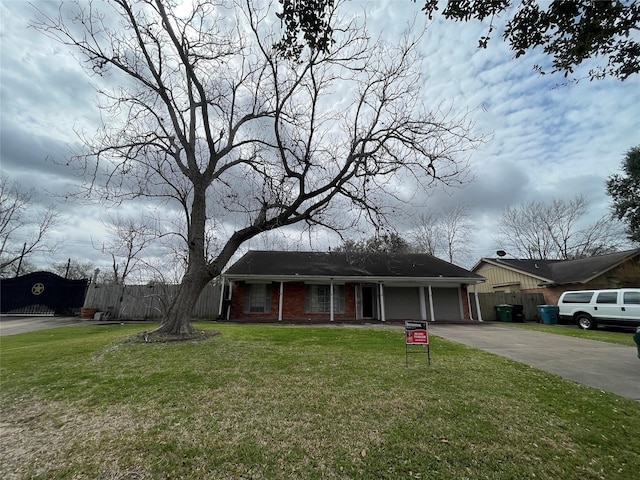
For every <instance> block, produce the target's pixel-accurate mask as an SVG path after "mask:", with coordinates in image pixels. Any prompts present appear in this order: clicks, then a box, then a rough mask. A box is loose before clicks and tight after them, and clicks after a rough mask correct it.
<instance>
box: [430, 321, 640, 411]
mask: <svg viewBox="0 0 640 480" xmlns="http://www.w3.org/2000/svg"><path fill="white" fill-rule="evenodd" d="M557 328H571V327H566V326H560V325H558V326H557ZM429 333H430V334H431V335H436V336H439V337H442V338H445V339H447V340H451V341H453V342H457V343H462V344H464V345H468V346H470V347H473V348H478V349H480V350H485V351H487V352H491V353H494V354H496V355H500V356H502V357H506V358H509V359H511V360H515V361H516V362H520V363H524V364H526V365H530V366H532V367H534V368H538V369H540V370H543V371H545V372H549V373H553V374H556V375H559V376H561V377H563V378H566V379H568V380H572V381H574V382H577V383H580V384H583V385H588V386H590V387H594V388H598V389H600V390H604V391H607V392H612V393H615V394H617V395H620V396H622V397H626V398H630V399H632V400H637V401H640V358H638V350H637V349H636V347H627V346H624V345H616V344H613V343H607V342H598V341H594V340H585V339H581V338H574V337H568V336H566V335H556V334H553V333H544V332H534V331H531V330H525V329H520V328H512V327H508V326H503V325H500V324H496V323H478V324H472V325H449V324H445V323H440V324H439V323H438V322H434V323H431V324H429ZM632 335H633V333H629V336H632Z"/></svg>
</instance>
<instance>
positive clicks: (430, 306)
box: [429, 284, 436, 322]
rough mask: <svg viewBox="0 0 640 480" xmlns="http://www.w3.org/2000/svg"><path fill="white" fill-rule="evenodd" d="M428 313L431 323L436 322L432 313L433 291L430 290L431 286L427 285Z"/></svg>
mask: <svg viewBox="0 0 640 480" xmlns="http://www.w3.org/2000/svg"><path fill="white" fill-rule="evenodd" d="M429 313H431V321H432V322H435V321H436V316H435V313H434V311H433V290H431V284H429Z"/></svg>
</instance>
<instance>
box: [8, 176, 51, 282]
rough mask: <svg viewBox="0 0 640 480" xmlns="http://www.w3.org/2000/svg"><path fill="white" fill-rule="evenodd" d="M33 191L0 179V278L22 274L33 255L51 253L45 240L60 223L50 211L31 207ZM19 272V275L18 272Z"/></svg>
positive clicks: (48, 208)
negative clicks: (27, 261) (0, 276)
mask: <svg viewBox="0 0 640 480" xmlns="http://www.w3.org/2000/svg"><path fill="white" fill-rule="evenodd" d="M35 193H36V192H35V190H34V189H31V190H27V189H24V188H23V187H22V186H21V185H20V184H19V183H18V182H16V181H14V182H11V181H9V179H8V177H6V176H0V275H2V276H9V275H11V274H14V275H17V274H19V273H21V272H24V271H25V270H23V267H24V266H25V261H26V260H28V259H29V258H31V257H32V256H33V255H34V254H36V253H53V252H54V251H55V249H56V246H57V245H56V243H54V242H47V240H48V239H47V236H48V234H49V233H50V232H51V230H52V229H54V228H55V227H56V226H57V225H59V224H60V222H61V221H62V216H61V215H60V214H59V213H58V212H57V211H56V210H55V208H54V207H52V206H51V207H47V208H43V209H40V208H39V207H37V206H36V205H34V204H33V198H34V196H35ZM18 270H20V271H18Z"/></svg>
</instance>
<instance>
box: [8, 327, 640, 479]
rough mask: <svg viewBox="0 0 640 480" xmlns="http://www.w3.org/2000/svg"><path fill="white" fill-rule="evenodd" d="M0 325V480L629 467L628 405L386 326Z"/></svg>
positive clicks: (445, 475)
mask: <svg viewBox="0 0 640 480" xmlns="http://www.w3.org/2000/svg"><path fill="white" fill-rule="evenodd" d="M198 327H199V328H203V329H204V328H206V329H216V330H219V331H221V332H222V335H220V336H217V337H214V338H211V339H209V340H207V341H205V342H202V343H185V344H133V343H124V342H123V339H125V338H127V337H128V336H129V335H131V334H133V333H135V332H137V331H139V330H140V326H95V327H65V328H59V329H53V330H46V331H41V332H34V333H30V334H24V335H16V336H9V337H2V339H1V345H0V346H1V351H0V361H1V363H0V365H1V371H0V374H1V380H2V391H1V393H0V399H1V405H2V411H1V412H0V413H1V417H0V418H1V421H2V429H1V430H2V435H0V460H2V465H1V469H0V477H1V478H3V479H13V478H16V479H21V478H34V479H67V478H68V479H82V478H91V479H96V478H97V479H101V480H106V479H110V480H114V479H117V480H120V479H134V478H135V479H167V478H171V479H176V478H185V479H192V478H193V479H199V478H203V479H209V478H211V479H290V478H291V479H334V478H335V479H398V478H403V479H404V478H421V479H426V478H429V479H465V478H467V479H477V478H487V479H489V478H490V479H520V478H522V479H529V478H538V479H540V478H542V479H576V480H577V479H581V480H582V479H603V478H605V479H629V478H635V477H636V475H637V473H638V472H639V471H640V435H639V434H638V432H640V403H638V402H634V401H631V400H627V399H623V398H621V397H618V396H616V395H613V394H609V393H606V392H602V391H599V390H595V389H591V388H588V387H584V386H581V385H577V384H575V383H572V382H569V381H565V380H563V379H560V378H558V377H556V376H553V375H551V374H547V373H544V372H541V371H539V370H535V369H532V368H530V367H527V366H525V365H522V364H518V363H515V362H511V361H509V360H506V359H503V358H500V357H497V356H494V355H491V354H488V353H485V352H481V351H478V350H474V349H471V348H468V347H465V346H462V345H459V344H455V343H451V342H447V341H445V340H443V339H440V338H437V337H435V336H432V339H431V342H432V345H431V357H432V363H431V365H430V366H427V365H426V358H425V357H424V356H423V355H412V356H410V358H409V367H408V368H407V367H406V366H405V347H404V343H403V332H402V330H399V329H375V328H340V327H286V326H250V325H228V324H206V325H205V324H199V325H198Z"/></svg>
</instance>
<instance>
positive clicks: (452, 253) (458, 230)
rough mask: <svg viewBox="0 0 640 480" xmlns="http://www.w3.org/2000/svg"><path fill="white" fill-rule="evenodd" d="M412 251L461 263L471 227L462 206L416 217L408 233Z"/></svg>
mask: <svg viewBox="0 0 640 480" xmlns="http://www.w3.org/2000/svg"><path fill="white" fill-rule="evenodd" d="M410 236H411V244H412V246H413V249H414V250H416V251H420V252H425V253H429V254H431V255H435V256H437V257H441V258H446V259H447V260H448V261H449V262H452V263H454V262H455V263H458V264H460V263H464V262H465V261H466V260H468V258H469V254H468V252H469V246H470V243H471V241H472V238H473V225H472V223H471V219H470V217H469V209H468V207H467V206H466V205H463V204H455V205H453V204H452V205H447V206H445V207H443V208H442V209H440V210H437V211H429V212H427V213H424V212H423V213H420V215H418V216H417V217H416V220H415V222H414V227H413V229H412V231H411V234H410Z"/></svg>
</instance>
